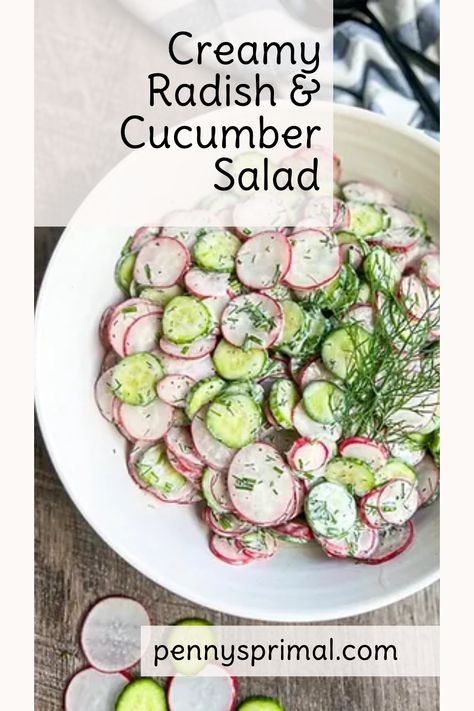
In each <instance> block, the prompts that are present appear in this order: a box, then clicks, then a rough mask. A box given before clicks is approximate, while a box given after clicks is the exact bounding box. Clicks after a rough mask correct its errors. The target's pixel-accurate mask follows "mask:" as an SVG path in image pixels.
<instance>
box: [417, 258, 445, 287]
mask: <svg viewBox="0 0 474 711" xmlns="http://www.w3.org/2000/svg"><path fill="white" fill-rule="evenodd" d="M439 267H440V264H439V254H427V255H426V256H424V257H423V258H422V259H421V261H420V267H419V270H418V274H419V276H420V279H421V280H422V281H423V282H424V283H425V284H426V285H427V286H428V287H429V288H430V289H439V287H440V283H441V280H440V276H439Z"/></svg>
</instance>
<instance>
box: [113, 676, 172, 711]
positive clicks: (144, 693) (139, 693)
mask: <svg viewBox="0 0 474 711" xmlns="http://www.w3.org/2000/svg"><path fill="white" fill-rule="evenodd" d="M167 710H168V704H167V702H166V694H165V691H164V689H163V688H162V687H161V686H160V685H159V684H158V682H156V681H155V680H154V679H149V678H148V677H142V678H140V679H135V680H134V681H131V682H130V684H128V686H126V687H125V688H124V689H123V691H122V692H121V693H120V696H119V697H118V699H117V702H116V704H115V711H167Z"/></svg>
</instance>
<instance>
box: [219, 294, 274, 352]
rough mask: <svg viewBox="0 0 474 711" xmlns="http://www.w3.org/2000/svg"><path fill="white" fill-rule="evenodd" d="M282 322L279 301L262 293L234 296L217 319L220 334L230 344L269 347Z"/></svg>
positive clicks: (260, 347)
mask: <svg viewBox="0 0 474 711" xmlns="http://www.w3.org/2000/svg"><path fill="white" fill-rule="evenodd" d="M282 326H283V314H282V310H281V306H280V304H279V303H278V302H277V301H275V300H274V299H271V298H270V297H269V296H265V295H264V294H257V293H252V294H244V295H243V296H236V297H235V299H232V300H231V301H230V302H229V303H228V305H227V306H226V307H225V309H224V312H223V314H222V319H221V329H222V335H223V336H224V338H225V339H226V341H228V342H229V343H232V345H234V346H239V347H242V346H248V347H249V348H259V349H266V348H270V347H271V346H272V345H273V344H274V343H275V342H276V340H277V339H278V336H279V335H280V332H281V329H282Z"/></svg>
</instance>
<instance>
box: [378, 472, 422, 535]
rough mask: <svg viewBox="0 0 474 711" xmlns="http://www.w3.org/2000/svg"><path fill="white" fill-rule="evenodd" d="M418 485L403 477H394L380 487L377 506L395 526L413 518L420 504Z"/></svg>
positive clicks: (382, 515)
mask: <svg viewBox="0 0 474 711" xmlns="http://www.w3.org/2000/svg"><path fill="white" fill-rule="evenodd" d="M419 503H420V501H419V496H418V491H417V488H416V486H414V485H413V484H409V483H408V482H407V481H405V480H403V479H392V480H391V481H389V482H387V483H386V484H384V486H383V487H382V488H381V489H380V492H379V497H378V499H377V506H378V509H379V513H380V515H381V517H382V518H383V519H384V520H385V521H386V522H387V523H390V524H392V525H394V526H401V525H403V524H404V523H406V522H407V521H409V520H410V519H411V517H412V516H413V514H414V513H415V512H416V511H417V509H418V506H419Z"/></svg>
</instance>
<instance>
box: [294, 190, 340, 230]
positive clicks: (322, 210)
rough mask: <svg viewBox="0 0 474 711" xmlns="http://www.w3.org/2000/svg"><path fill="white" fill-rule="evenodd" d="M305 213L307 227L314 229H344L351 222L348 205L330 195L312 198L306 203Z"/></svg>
mask: <svg viewBox="0 0 474 711" xmlns="http://www.w3.org/2000/svg"><path fill="white" fill-rule="evenodd" d="M304 215H305V219H304V222H305V223H306V225H305V227H313V228H314V229H321V228H327V227H329V228H330V229H331V230H344V229H347V228H348V227H349V225H350V222H351V216H350V210H349V207H348V205H347V204H346V203H345V202H342V200H338V199H337V198H332V197H330V196H321V197H312V198H310V200H308V202H307V203H306V207H305V210H304ZM295 232H296V230H295Z"/></svg>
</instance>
